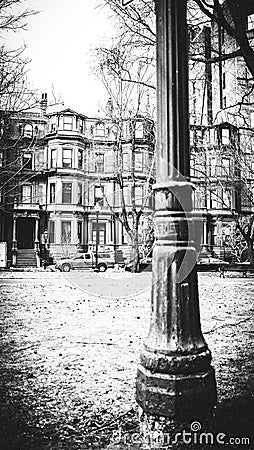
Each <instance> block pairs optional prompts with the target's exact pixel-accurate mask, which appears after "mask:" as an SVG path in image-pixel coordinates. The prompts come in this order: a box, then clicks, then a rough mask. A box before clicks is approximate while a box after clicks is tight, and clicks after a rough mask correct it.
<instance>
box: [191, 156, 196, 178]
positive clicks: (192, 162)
mask: <svg viewBox="0 0 254 450" xmlns="http://www.w3.org/2000/svg"><path fill="white" fill-rule="evenodd" d="M194 167H195V161H194V158H191V159H190V176H191V177H195V169H194Z"/></svg>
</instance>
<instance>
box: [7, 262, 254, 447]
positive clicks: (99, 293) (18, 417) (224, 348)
mask: <svg viewBox="0 0 254 450" xmlns="http://www.w3.org/2000/svg"><path fill="white" fill-rule="evenodd" d="M0 281H1V296H0V311H1V315H0V327H1V346H0V350H1V365H0V391H1V393H2V404H1V408H0V419H1V423H0V436H1V445H0V448H3V450H9V449H12V448H13V449H14V448H15V449H17V450H23V449H24V450H30V449H31V450H40V449H52V450H59V449H70V450H76V449H80V450H86V449H106V448H115V449H123V448H126V449H127V448H128V449H131V450H135V449H136V448H141V447H140V446H138V447H135V446H131V447H130V446H129V447H128V446H124V445H123V444H122V445H119V446H118V444H114V442H113V441H114V439H113V436H114V433H116V432H117V431H119V429H121V430H122V431H123V432H124V433H127V434H128V433H129V434H131V433H133V432H136V431H137V430H138V419H137V412H136V409H137V408H136V402H135V376H136V368H137V363H138V361H139V353H140V350H141V348H142V344H143V341H144V339H145V337H146V335H147V333H148V328H149V316H150V290H151V273H149V272H148V273H141V274H131V273H126V272H122V271H119V273H118V272H114V271H108V272H105V273H103V274H101V273H94V272H85V273H84V272H70V273H68V274H62V273H60V272H51V271H44V272H43V271H32V272H28V271H26V272H15V273H14V272H12V273H11V272H2V273H1V274H0ZM199 287H200V289H199V290H200V306H201V319H202V329H203V332H204V335H205V338H206V340H207V342H208V345H209V348H210V349H211V351H212V354H213V365H214V367H215V370H216V378H217V385H218V400H219V403H218V408H217V416H218V419H217V421H215V422H214V424H213V425H212V426H213V427H214V429H220V430H221V431H222V432H225V433H230V432H231V433H234V435H235V436H238V435H239V434H241V435H246V434H247V433H249V435H250V433H251V430H250V429H249V427H250V426H251V425H250V423H251V420H253V419H251V414H252V412H253V411H252V410H253V392H254V390H253V366H252V363H253V311H254V307H253V297H254V279H253V278H240V277H238V278H234V277H227V278H225V279H223V278H219V276H218V275H216V274H214V275H209V274H201V275H200V276H199ZM247 416H248V417H247ZM112 439H113V441H112ZM110 442H111V444H110ZM108 446H110V447H108ZM175 448H178V447H175ZM179 448H180V447H179ZM188 448H189V447H188ZM227 448H234V447H229V446H227ZM238 448H240V447H239V446H238ZM246 448H248V447H246Z"/></svg>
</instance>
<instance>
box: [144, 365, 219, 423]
mask: <svg viewBox="0 0 254 450" xmlns="http://www.w3.org/2000/svg"><path fill="white" fill-rule="evenodd" d="M136 388H137V390H136V395H137V402H138V404H139V406H140V407H141V408H142V410H143V411H144V412H147V413H149V414H150V415H156V416H164V417H167V418H169V419H172V420H181V421H182V420H186V421H189V420H197V419H200V418H202V417H205V416H207V415H208V414H209V413H211V411H212V410H213V408H214V406H215V404H216V386H215V374H214V369H213V368H212V367H210V368H209V369H208V370H207V371H206V372H200V373H195V374H188V375H182V374H177V375H168V374H161V373H152V372H151V371H149V370H147V369H145V368H144V367H143V366H141V365H140V366H139V367H138V373H137V384H136Z"/></svg>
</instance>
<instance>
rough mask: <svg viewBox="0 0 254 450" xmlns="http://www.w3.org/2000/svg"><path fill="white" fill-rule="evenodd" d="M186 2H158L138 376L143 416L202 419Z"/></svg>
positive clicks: (209, 404) (205, 395)
mask: <svg viewBox="0 0 254 450" xmlns="http://www.w3.org/2000/svg"><path fill="white" fill-rule="evenodd" d="M186 3H187V0H156V1H155V5H156V23H157V129H158V131H157V176H156V184H155V186H154V192H155V204H156V212H155V235H156V242H155V248H154V252H153V275H152V300H151V319H150V331H149V334H148V337H147V339H146V341H145V343H144V346H143V349H142V352H141V360H140V365H139V367H138V372H137V383H136V398H137V402H138V404H139V405H140V407H141V408H142V410H143V411H144V412H145V413H147V414H151V415H154V416H164V417H168V418H171V419H176V420H177V419H180V420H183V419H192V418H193V419H197V418H199V417H203V416H205V415H207V414H208V413H209V412H211V411H212V409H213V407H214V405H215V403H216V384H215V374H214V370H213V368H212V367H211V365H210V363H211V353H210V351H209V349H208V347H207V344H206V342H205V340H204V337H203V335H202V331H201V324H200V315H199V298H198V281H197V273H196V267H195V261H196V248H195V243H194V241H193V236H194V233H193V215H192V190H193V189H192V185H191V183H190V178H189V175H190V169H189V165H190V154H189V113H188V58H187V42H188V41H187V24H186Z"/></svg>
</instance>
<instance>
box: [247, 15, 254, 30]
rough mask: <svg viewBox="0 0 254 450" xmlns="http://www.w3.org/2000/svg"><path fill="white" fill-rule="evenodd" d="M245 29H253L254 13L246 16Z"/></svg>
mask: <svg viewBox="0 0 254 450" xmlns="http://www.w3.org/2000/svg"><path fill="white" fill-rule="evenodd" d="M247 27H248V28H247V29H248V31H250V30H253V28H254V14H251V15H250V16H248V24H247Z"/></svg>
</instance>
